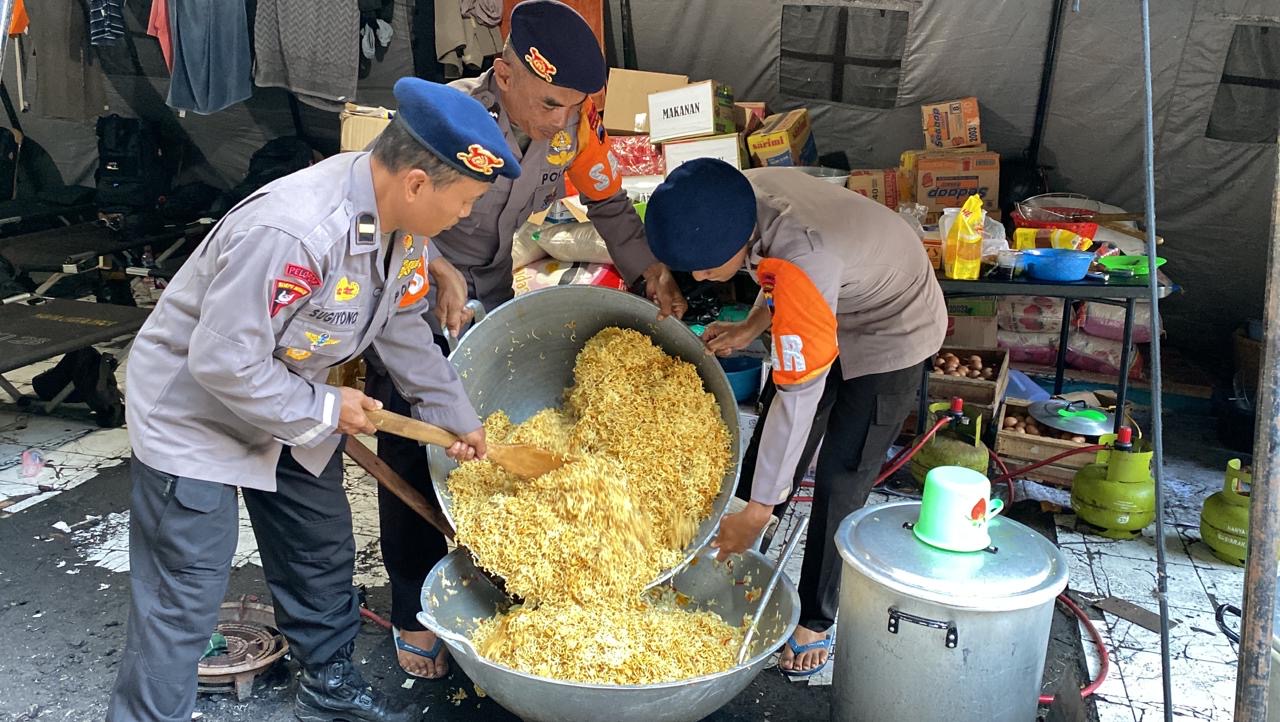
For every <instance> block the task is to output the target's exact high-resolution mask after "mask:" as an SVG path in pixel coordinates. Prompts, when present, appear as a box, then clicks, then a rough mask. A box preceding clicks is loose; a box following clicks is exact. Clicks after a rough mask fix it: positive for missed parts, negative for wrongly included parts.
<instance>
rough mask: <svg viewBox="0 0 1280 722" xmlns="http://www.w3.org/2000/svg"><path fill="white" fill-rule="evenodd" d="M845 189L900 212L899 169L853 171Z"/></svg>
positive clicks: (850, 172)
mask: <svg viewBox="0 0 1280 722" xmlns="http://www.w3.org/2000/svg"><path fill="white" fill-rule="evenodd" d="M845 187H846V188H848V189H849V190H851V191H853V192H854V193H861V194H862V195H864V196H866V197H868V198H870V199H871V200H873V201H875V202H876V203H879V204H880V205H882V206H888V207H889V208H892V209H894V210H895V211H896V210H898V169H897V168H885V169H882V170H851V171H849V180H848V181H846V183H845Z"/></svg>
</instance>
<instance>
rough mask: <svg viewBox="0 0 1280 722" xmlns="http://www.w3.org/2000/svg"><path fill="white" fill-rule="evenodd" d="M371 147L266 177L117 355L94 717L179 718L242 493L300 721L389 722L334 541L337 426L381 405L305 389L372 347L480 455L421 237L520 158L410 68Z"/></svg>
mask: <svg viewBox="0 0 1280 722" xmlns="http://www.w3.org/2000/svg"><path fill="white" fill-rule="evenodd" d="M395 95H396V99H397V101H398V103H399V113H398V115H397V116H396V119H395V121H394V122H393V123H392V124H391V125H390V126H389V127H388V128H387V129H386V130H385V131H384V132H383V133H382V135H381V136H380V137H379V139H378V141H377V142H376V144H375V145H374V147H373V148H372V150H371V151H370V152H366V153H345V154H341V155H337V156H334V157H332V158H329V159H327V160H325V161H322V162H320V163H318V164H316V165H314V166H312V167H310V168H307V169H305V170H302V171H299V172H297V173H294V174H292V175H290V176H287V177H285V178H282V179H280V180H278V181H275V182H273V183H271V184H269V185H267V186H265V187H264V188H262V189H261V190H260V191H258V192H257V193H255V194H254V195H252V196H250V197H249V198H247V199H246V200H245V201H244V202H242V203H240V204H239V205H238V206H236V207H235V208H234V209H232V210H231V211H230V212H229V213H227V215H226V216H225V217H223V219H222V220H221V221H220V222H219V223H218V225H217V226H216V227H215V228H214V230H213V231H212V232H211V233H210V234H209V236H208V237H207V238H206V239H205V240H204V242H203V243H202V244H201V245H200V247H199V248H198V249H197V250H196V252H195V254H194V255H193V256H192V257H191V259H190V260H189V261H188V262H187V263H186V264H185V265H183V267H182V269H181V271H179V273H178V274H177V276H176V277H175V278H174V279H173V282H172V284H170V286H169V287H168V289H167V290H166V291H165V294H164V296H163V297H162V298H161V299H160V302H159V303H158V304H157V305H156V308H155V310H154V311H153V312H152V314H151V316H150V318H149V319H148V320H147V323H146V325H145V326H143V328H142V330H141V331H140V332H139V333H138V336H137V339H136V341H135V342H134V345H133V351H132V353H131V355H130V360H129V368H128V383H127V387H126V388H127V402H128V403H127V408H128V412H127V413H128V428H129V440H130V443H131V444H132V446H133V460H132V463H131V466H130V473H131V475H132V478H133V492H132V505H131V520H130V523H131V528H130V538H129V545H130V574H131V585H132V606H131V609H130V614H129V633H128V642H127V646H126V647H125V650H124V654H123V655H122V658H121V664H120V670H119V674H118V677H117V678H116V683H115V688H114V691H113V693H112V697H111V702H110V706H109V708H108V711H107V719H108V720H110V721H111V722H139V721H145V722H189V721H190V719H191V712H192V709H193V706H194V704H195V695H196V664H197V661H198V660H199V658H200V656H201V653H202V652H203V650H204V649H205V646H206V644H207V643H208V641H209V636H210V632H211V631H212V630H213V629H214V625H215V623H216V621H217V618H218V607H219V605H220V604H221V602H222V599H223V595H224V594H225V593H226V588H227V580H228V574H229V570H230V567H231V562H232V555H233V553H234V552H235V549H236V539H237V537H238V535H239V528H238V522H237V519H238V512H237V494H236V488H237V487H239V489H240V494H241V495H242V496H243V498H244V503H245V506H246V507H247V509H248V511H249V516H250V518H251V520H252V522H253V528H254V534H255V536H256V537H257V540H258V549H259V553H260V554H261V557H262V568H263V572H264V573H265V575H266V578H267V583H268V585H269V586H270V588H271V596H272V600H273V602H274V605H275V618H276V626H277V627H278V628H279V629H280V631H281V632H282V633H283V634H284V636H285V637H286V638H287V639H288V641H289V646H290V653H291V654H292V656H293V658H294V659H295V660H296V661H297V662H299V663H300V664H301V666H302V675H301V680H300V683H299V685H298V692H297V700H296V703H295V704H296V706H295V713H296V715H297V717H298V719H300V720H303V721H304V722H332V721H333V720H346V721H348V722H354V721H356V720H361V721H365V722H405V721H407V720H415V719H417V718H418V716H417V714H416V710H409V709H407V707H406V706H405V705H403V704H398V703H396V702H394V701H393V700H392V699H391V698H389V697H388V696H386V695H384V694H383V693H381V692H378V691H375V690H373V689H372V688H371V687H370V686H369V685H368V684H367V683H366V682H365V681H364V680H363V679H362V678H361V676H360V673H359V671H358V670H357V668H356V665H355V663H354V662H353V661H352V652H353V649H354V646H355V638H356V633H357V631H358V629H359V626H360V617H359V601H358V599H357V597H356V593H355V590H354V588H353V586H352V573H353V567H354V558H355V543H354V540H353V537H352V529H351V509H350V506H349V505H348V503H347V497H346V494H345V493H344V491H343V488H342V468H343V464H342V456H341V453H342V444H343V440H344V438H345V435H346V434H355V433H373V432H374V427H373V425H372V424H371V423H370V421H369V419H368V418H367V416H366V414H365V412H366V410H368V409H375V408H379V406H380V404H379V403H378V402H376V401H374V400H373V399H371V398H369V397H367V396H365V395H364V394H362V393H360V392H359V391H356V390H355V389H350V388H337V387H334V386H329V385H327V384H326V383H325V380H326V376H327V374H328V370H329V369H330V368H332V367H334V366H337V365H339V364H341V363H343V362H344V361H347V360H349V359H352V358H355V357H357V356H359V355H360V354H361V353H362V352H363V351H364V350H365V349H368V348H374V349H376V350H377V353H378V355H379V356H380V357H381V358H382V360H383V361H384V362H385V364H386V368H387V371H388V372H389V373H390V375H391V377H392V378H393V379H394V380H395V384H396V386H397V387H398V388H399V389H400V390H401V392H402V393H403V394H404V395H405V397H406V398H407V399H408V400H409V402H410V405H411V407H412V413H413V414H414V415H415V416H417V417H418V418H420V419H422V420H425V421H429V422H431V423H434V424H437V425H439V426H443V427H445V428H447V429H449V430H451V431H453V432H454V433H456V434H457V435H458V436H459V437H460V438H461V441H459V442H458V443H457V444H455V445H454V446H453V447H452V448H450V449H449V454H450V456H452V457H454V458H456V459H471V458H476V457H478V456H483V455H484V453H485V439H484V430H483V428H482V427H481V425H480V420H479V419H478V418H477V416H476V412H475V410H474V409H473V408H472V406H471V404H470V403H469V402H468V400H467V396H466V394H465V393H464V391H463V389H462V386H461V384H460V382H459V380H458V377H457V374H456V373H455V372H454V370H453V367H452V366H451V365H450V364H449V363H448V362H447V361H446V360H445V359H444V357H443V356H442V355H441V354H440V353H439V351H438V350H436V349H435V347H433V346H432V345H431V344H425V345H424V344H422V342H421V340H422V339H423V338H427V337H429V335H430V333H431V331H430V328H429V327H428V325H427V322H426V321H425V320H424V319H423V316H424V314H425V312H426V311H427V303H428V300H427V294H428V289H429V277H428V274H427V272H426V267H427V264H428V263H429V262H430V259H431V258H432V257H433V256H434V254H435V252H436V251H435V249H434V248H433V247H432V245H431V244H430V243H428V242H427V239H429V238H431V237H432V236H435V235H437V234H439V233H441V232H442V231H445V230H446V229H448V228H450V227H452V226H453V225H455V224H456V223H458V222H459V221H460V220H461V219H464V218H466V217H467V215H468V213H470V212H471V209H472V206H473V205H474V204H475V203H476V200H477V199H479V198H480V197H481V196H483V195H484V194H485V192H487V191H488V190H489V189H490V188H491V187H492V186H493V184H494V182H496V181H498V180H499V179H502V180H505V181H507V182H510V181H511V180H514V179H517V178H519V177H520V161H519V159H518V158H517V157H516V155H515V154H513V153H512V152H511V149H510V148H509V147H508V146H507V143H506V141H505V139H504V138H503V135H502V133H501V132H500V131H499V130H498V127H497V125H496V124H495V123H494V121H493V119H492V118H491V117H490V116H489V114H488V112H487V111H486V109H485V108H484V107H483V106H482V105H480V104H479V103H477V102H476V101H475V100H473V99H472V98H470V97H468V96H467V95H465V94H464V93H461V92H459V91H457V90H455V89H453V88H449V87H446V86H443V85H436V84H433V83H428V82H426V81H424V80H419V79H416V78H407V79H402V80H401V81H400V82H398V83H397V84H396V86H395Z"/></svg>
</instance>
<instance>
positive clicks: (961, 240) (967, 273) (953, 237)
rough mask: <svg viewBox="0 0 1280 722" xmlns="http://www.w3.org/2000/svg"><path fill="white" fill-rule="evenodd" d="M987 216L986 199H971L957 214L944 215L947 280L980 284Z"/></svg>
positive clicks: (944, 253)
mask: <svg viewBox="0 0 1280 722" xmlns="http://www.w3.org/2000/svg"><path fill="white" fill-rule="evenodd" d="M985 215H986V214H985V213H984V212H983V210H982V198H981V197H979V196H977V195H972V196H969V199H968V200H966V201H965V202H964V205H963V206H962V207H961V208H960V212H959V213H957V214H950V213H944V215H943V224H944V225H946V221H947V219H948V218H951V219H952V220H951V222H950V225H946V228H945V233H946V235H945V236H944V242H943V266H944V268H945V271H946V274H947V278H955V279H960V280H966V281H973V280H977V278H978V274H979V272H980V271H981V270H982V227H983V220H984V218H985Z"/></svg>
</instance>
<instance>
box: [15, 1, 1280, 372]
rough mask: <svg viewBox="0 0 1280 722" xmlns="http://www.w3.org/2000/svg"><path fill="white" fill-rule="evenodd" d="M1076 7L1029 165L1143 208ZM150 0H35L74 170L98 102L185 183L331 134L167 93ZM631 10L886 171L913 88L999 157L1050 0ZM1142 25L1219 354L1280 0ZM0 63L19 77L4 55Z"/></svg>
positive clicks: (1241, 302) (32, 60)
mask: <svg viewBox="0 0 1280 722" xmlns="http://www.w3.org/2000/svg"><path fill="white" fill-rule="evenodd" d="M1080 5H1081V7H1080V11H1079V12H1078V13H1075V12H1068V13H1067V14H1066V18H1065V22H1064V27H1063V32H1062V37H1061V46H1060V50H1059V55H1058V61H1057V67H1056V72H1055V75H1054V82H1053V84H1052V88H1051V94H1050V105H1049V113H1048V118H1047V124H1046V128H1045V134H1044V143H1043V150H1042V153H1041V160H1042V162H1044V163H1046V164H1048V165H1050V166H1052V170H1051V171H1050V175H1049V178H1050V184H1051V187H1052V188H1053V189H1054V190H1070V191H1075V192H1079V193H1084V194H1087V195H1089V196H1091V197H1094V198H1098V199H1100V200H1104V201H1107V202H1109V203H1114V204H1117V205H1121V206H1124V207H1126V208H1128V209H1130V210H1133V211H1140V210H1141V208H1142V184H1141V182H1140V181H1141V166H1142V145H1141V133H1142V102H1141V99H1142V90H1141V74H1140V63H1141V54H1140V49H1139V44H1138V42H1137V38H1138V34H1139V27H1138V9H1137V3H1136V2H1128V1H1122V2H1106V1H1103V0H1081V2H1080ZM149 6H150V3H147V2H136V3H128V4H126V6H125V7H126V14H127V15H128V16H129V17H128V22H129V26H130V28H129V29H130V31H131V32H130V37H129V42H127V43H122V44H121V45H120V46H117V47H114V48H104V49H96V50H94V51H92V52H90V51H88V50H87V49H86V48H85V45H84V42H85V41H84V38H83V36H84V30H83V28H79V27H78V25H77V23H76V22H74V20H73V22H71V23H68V22H67V19H68V18H73V19H74V18H77V17H80V16H81V14H82V12H83V6H82V5H81V3H80V2H79V1H78V0H42V1H41V2H39V3H31V4H29V8H28V9H29V12H30V15H31V22H32V28H33V30H32V36H30V37H28V38H26V39H25V40H24V48H25V57H24V63H23V66H24V68H25V70H26V73H25V80H26V88H27V96H28V99H29V101H30V102H31V111H30V112H27V113H23V114H22V117H21V120H22V123H23V126H24V129H25V130H26V131H27V133H28V135H29V136H30V137H32V138H33V139H34V140H35V141H37V142H39V143H41V144H42V145H43V146H44V147H45V148H46V149H47V150H48V152H49V153H50V155H51V156H52V157H53V160H54V161H55V162H56V163H57V165H58V167H59V168H60V169H61V171H62V174H63V177H64V179H65V180H66V181H67V182H71V183H86V182H89V181H90V180H91V178H92V172H93V168H94V165H95V163H96V159H95V145H94V135H93V118H94V117H95V116H96V115H99V114H104V113H108V112H116V113H120V114H122V115H135V116H143V117H150V118H154V119H157V120H160V121H162V122H163V124H164V127H165V129H166V132H167V133H168V134H169V135H170V136H172V137H173V138H174V139H176V140H179V141H188V142H189V143H190V146H191V148H192V149H193V151H192V152H191V155H190V157H188V158H186V159H185V160H186V162H185V164H184V165H185V168H186V169H187V175H188V177H191V178H194V179H199V180H204V181H206V182H210V183H212V184H214V185H217V186H220V187H227V186H230V185H233V184H234V183H236V182H237V181H239V180H240V178H241V177H242V176H243V174H244V172H245V168H246V167H247V164H248V157H249V155H250V154H251V153H252V152H253V151H254V150H255V149H257V148H258V147H260V146H261V145H262V144H263V143H264V142H266V141H267V140H269V139H271V138H273V137H277V136H280V135H290V134H293V133H295V132H296V131H295V127H297V125H300V126H301V127H302V129H303V130H304V131H305V132H306V134H307V135H308V137H309V138H310V139H312V140H313V142H315V143H316V144H317V145H318V146H319V147H320V149H321V150H325V151H332V150H335V149H336V139H337V119H336V116H335V115H334V114H331V113H325V112H321V111H318V110H315V109H313V108H310V107H308V106H305V105H300V106H299V107H298V110H297V114H298V116H297V122H296V124H295V119H294V115H293V112H292V111H291V108H290V103H289V102H288V95H287V94H286V93H284V92H283V91H279V90H274V89H263V88H257V89H255V94H254V97H253V98H252V99H251V100H249V101H247V102H245V103H242V104H240V105H237V106H234V107H232V108H230V109H228V110H225V111H222V112H220V113H216V114H214V115H211V116H199V115H195V114H193V113H187V114H185V116H183V117H179V116H178V115H177V114H175V113H174V112H173V111H172V110H171V109H169V108H167V107H166V106H165V105H164V97H165V92H166V88H167V82H168V79H167V73H166V71H165V68H164V63H163V60H162V59H161V56H160V52H159V48H158V45H157V43H156V42H155V40H154V39H152V38H150V37H148V36H146V35H145V34H144V29H145V26H146V16H147V12H148V11H149ZM630 10H631V13H630V14H631V18H632V22H633V27H634V38H635V46H634V50H635V55H636V58H637V61H638V66H639V68H640V69H643V70H655V71H666V72H678V73H682V74H687V75H689V76H690V77H691V78H695V79H707V78H714V79H716V80H719V81H721V82H725V83H728V84H729V85H731V86H733V88H734V89H735V91H736V93H737V96H738V97H739V98H742V99H752V100H766V101H769V102H770V104H771V105H772V106H773V107H774V108H779V109H781V108H790V107H799V106H805V107H808V108H810V109H811V110H812V113H813V125H814V130H815V134H816V137H817V141H818V146H819V151H820V152H821V153H835V152H843V153H844V154H845V155H846V156H847V158H848V161H849V163H850V164H851V166H852V167H889V166H892V165H896V163H897V160H898V156H899V153H900V152H901V151H903V150H905V149H908V148H918V147H920V146H921V144H922V143H921V132H920V117H919V106H920V105H921V104H923V103H928V102H932V101H937V100H945V99H949V98H956V97H961V96H966V95H975V96H977V97H978V98H979V99H980V101H981V104H982V130H983V136H984V140H985V141H986V142H987V143H988V144H989V145H990V146H991V147H992V149H993V150H997V151H999V152H1001V153H1002V154H1003V155H1004V156H1005V157H1006V158H1015V157H1017V156H1019V155H1020V154H1021V153H1022V152H1023V151H1024V150H1025V148H1026V146H1027V144H1028V142H1029V139H1030V136H1031V132H1032V125H1033V122H1034V116H1035V103H1036V95H1037V91H1038V88H1039V83H1040V77H1041V71H1042V66H1043V57H1044V42H1045V39H1046V37H1047V35H1048V29H1049V25H1050V22H1051V19H1052V15H1053V0H1003V1H1002V0H797V1H793V0H698V1H697V2H688V0H631V7H630ZM413 11H414V3H413V0H397V2H396V8H395V16H394V20H393V26H394V28H395V39H394V40H393V42H392V44H391V47H390V48H389V50H388V53H387V55H386V57H385V58H384V59H383V60H382V61H381V62H378V63H375V64H374V67H373V70H372V72H371V73H370V75H369V77H368V78H366V79H362V80H361V82H360V86H359V90H358V94H357V100H358V102H361V103H363V104H369V105H390V104H391V103H392V98H391V93H390V88H391V85H392V84H393V83H394V81H395V79H396V78H398V77H400V76H402V75H406V74H410V73H412V71H413V57H412V52H411V49H410V46H409V43H408V39H409V38H410V34H411V30H410V22H409V18H410V15H411V13H412V12H413ZM605 13H606V17H607V18H608V20H610V21H611V23H610V26H611V28H610V29H611V33H612V34H611V39H612V40H613V42H612V43H611V45H612V46H613V47H614V48H617V47H620V44H619V41H620V27H619V25H620V23H619V22H618V21H619V20H620V18H621V17H622V13H621V7H620V0H609V2H607V3H606V6H605ZM250 17H252V12H250ZM1151 21H1152V32H1153V38H1154V48H1153V53H1154V68H1153V70H1154V83H1155V88H1154V89H1155V99H1156V106H1155V108H1156V116H1157V117H1156V155H1157V157H1156V162H1157V191H1158V197H1157V201H1158V205H1157V214H1158V219H1159V230H1160V233H1161V234H1162V235H1163V236H1164V237H1165V238H1166V241H1167V242H1166V245H1165V246H1163V247H1162V248H1161V254H1162V255H1163V256H1165V257H1167V258H1168V259H1169V260H1170V264H1169V266H1168V270H1169V273H1170V275H1172V276H1173V277H1174V278H1175V280H1176V281H1177V282H1178V283H1179V284H1180V285H1181V286H1182V287H1183V288H1184V290H1185V291H1186V293H1185V294H1184V295H1183V296H1180V297H1175V298H1173V299H1171V300H1169V301H1168V302H1166V304H1165V311H1166V318H1165V321H1166V328H1167V329H1168V332H1169V334H1170V337H1171V341H1172V342H1173V343H1174V344H1176V345H1178V346H1180V347H1182V348H1184V349H1188V350H1192V351H1198V352H1199V353H1200V355H1203V356H1206V357H1212V356H1214V355H1215V354H1216V355H1223V354H1221V349H1223V348H1226V344H1227V340H1228V338H1227V337H1228V334H1229V333H1230V331H1231V329H1232V328H1233V327H1234V326H1235V325H1237V324H1238V323H1239V322H1240V321H1241V320H1242V319H1244V318H1247V317H1251V316H1258V315H1260V313H1261V305H1262V291H1263V275H1262V274H1263V263H1262V260H1263V258H1264V257H1265V244H1266V238H1267V235H1268V223H1269V217H1270V216H1269V212H1270V206H1271V202H1272V197H1273V193H1274V190H1275V189H1274V178H1275V157H1276V152H1275V138H1276V129H1277V124H1278V123H1280V120H1277V118H1278V117H1280V8H1277V7H1276V3H1275V0H1166V1H1165V2H1160V3H1153V6H1152V18H1151ZM613 55H616V56H617V57H621V53H613ZM80 56H85V57H88V58H89V64H88V66H87V67H85V66H82V65H81V64H80V63H79V62H78V61H77V58H78V57H80ZM10 57H12V56H10ZM5 78H6V81H5V84H6V86H7V87H9V88H10V89H12V88H14V87H15V86H14V82H15V78H14V63H13V62H8V63H6V64H5ZM1241 79H1243V82H1241ZM1224 81H1225V82H1224ZM68 87H70V88H72V89H73V92H72V93H70V95H73V96H74V98H69V97H68V95H69V93H68V92H67V88H68ZM81 88H83V90H81ZM72 99H79V102H78V103H76V102H70V100H72Z"/></svg>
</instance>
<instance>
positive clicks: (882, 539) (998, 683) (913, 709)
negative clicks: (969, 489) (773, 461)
mask: <svg viewBox="0 0 1280 722" xmlns="http://www.w3.org/2000/svg"><path fill="white" fill-rule="evenodd" d="M919 515H920V504H919V502H898V503H893V504H883V505H879V506H873V507H867V508H864V509H862V510H860V511H857V512H855V513H853V514H851V515H849V516H848V517H847V518H846V519H845V520H844V521H843V522H842V523H841V524H840V528H839V530H838V531H837V532H836V545H837V547H838V548H839V550H840V556H841V557H843V559H844V572H843V575H842V577H841V582H840V623H839V626H838V631H837V633H836V634H837V637H836V649H837V650H838V652H839V653H838V654H837V655H836V657H835V659H834V664H835V670H834V683H833V684H834V687H833V693H834V697H833V699H832V719H834V720H840V721H841V722H844V721H846V720H850V721H853V720H856V721H859V722H862V721H866V722H883V721H884V720H912V722H954V721H955V720H983V721H984V722H1027V720H1034V719H1035V718H1036V705H1037V699H1038V697H1039V695H1040V682H1041V677H1042V676H1043V674H1044V661H1045V653H1046V650H1047V649H1048V645H1049V626H1050V623H1051V622H1052V619H1053V600H1054V597H1056V596H1057V595H1058V594H1059V593H1060V592H1061V591H1062V590H1063V589H1064V588H1065V587H1066V585H1067V562H1066V558H1065V557H1064V556H1063V555H1062V552H1061V551H1060V550H1059V549H1058V548H1057V547H1055V546H1054V545H1053V544H1052V543H1051V542H1050V541H1049V540H1048V539H1046V538H1044V537H1043V536H1041V535H1040V534H1038V533H1036V532H1035V531H1033V530H1032V529H1029V528H1028V527H1026V526H1024V525H1022V524H1019V523H1018V522H1015V521H1012V520H1010V519H1005V518H1004V517H996V518H995V519H994V520H992V522H991V526H990V532H991V547H989V548H988V550H987V551H980V552H968V553H957V552H946V551H942V550H940V549H935V548H933V547H931V546H929V545H928V544H925V543H924V542H921V541H919V540H918V539H916V537H915V535H914V534H912V533H911V528H910V527H911V525H912V524H914V523H915V521H916V519H917V518H918V517H919Z"/></svg>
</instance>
